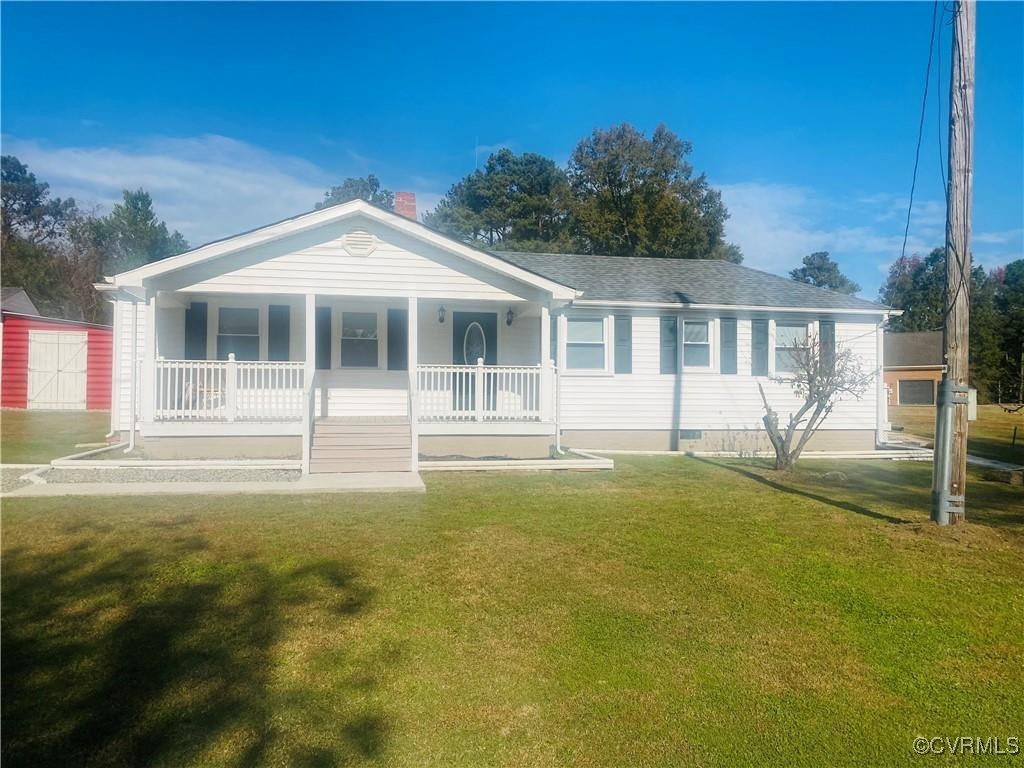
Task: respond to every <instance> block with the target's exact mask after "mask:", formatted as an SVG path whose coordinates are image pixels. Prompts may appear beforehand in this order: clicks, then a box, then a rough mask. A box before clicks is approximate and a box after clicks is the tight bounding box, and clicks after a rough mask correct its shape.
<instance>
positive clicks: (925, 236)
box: [719, 182, 945, 295]
mask: <svg viewBox="0 0 1024 768" xmlns="http://www.w3.org/2000/svg"><path fill="white" fill-rule="evenodd" d="M719 189H720V190H721V191H722V197H723V199H724V200H725V204H726V206H727V207H728V209H729V213H730V218H729V220H728V221H727V222H726V237H727V239H728V240H729V241H730V242H734V243H736V244H738V245H739V246H740V247H741V248H742V249H743V255H744V262H743V263H744V264H746V265H748V266H751V267H756V268H758V269H764V270H766V271H769V272H775V273H778V274H785V273H786V272H788V271H789V270H790V269H792V268H793V267H795V266H797V265H798V264H799V263H800V260H801V259H802V258H803V257H804V256H806V255H807V254H809V253H813V252H814V251H829V252H830V253H831V254H832V256H833V258H835V259H836V261H838V262H839V264H840V265H841V267H842V268H843V271H844V272H846V273H847V274H849V275H850V276H851V277H853V278H854V279H855V280H857V282H859V283H861V286H862V288H863V291H862V292H863V294H864V295H872V294H873V293H874V291H875V288H876V287H877V283H878V278H877V274H878V272H879V271H881V272H885V271H886V270H887V269H888V265H889V263H891V262H892V260H893V259H895V258H896V257H897V256H899V254H900V249H901V246H902V244H903V231H904V226H905V222H906V210H907V209H906V200H905V199H902V200H901V199H900V198H899V197H898V196H895V195H888V194H879V195H871V196H859V197H855V198H854V197H851V198H849V199H832V198H829V197H826V196H824V195H822V194H820V193H819V192H817V191H815V190H813V189H809V188H806V187H800V186H794V185H788V184H770V183H763V182H741V183H736V184H725V185H721V186H719ZM944 220H945V208H944V205H943V204H942V203H941V202H936V201H931V200H923V201H915V202H914V210H913V215H912V217H911V228H910V236H909V237H908V239H907V253H927V252H928V251H930V250H931V249H932V248H933V247H934V246H936V245H939V244H941V243H942V240H943V226H944Z"/></svg>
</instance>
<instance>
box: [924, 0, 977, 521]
mask: <svg viewBox="0 0 1024 768" xmlns="http://www.w3.org/2000/svg"><path fill="white" fill-rule="evenodd" d="M975 11H976V5H975V2H974V0H958V2H956V3H955V5H954V11H953V49H952V53H953V55H952V57H951V59H952V71H951V74H950V81H949V182H948V184H949V186H948V188H947V190H946V302H945V305H946V312H945V323H944V324H943V333H942V341H943V353H944V357H945V360H946V371H945V373H944V374H943V378H942V382H941V383H940V385H939V406H938V408H937V410H936V416H935V451H934V461H935V465H934V469H933V473H932V520H934V521H935V522H936V523H938V524H939V525H948V524H949V523H953V524H957V523H961V522H963V520H964V517H965V512H966V505H965V502H964V499H965V494H966V489H967V384H968V381H967V371H968V343H967V340H968V336H969V329H970V300H971V248H970V245H971V198H972V186H973V181H974V21H975Z"/></svg>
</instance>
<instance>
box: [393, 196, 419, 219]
mask: <svg viewBox="0 0 1024 768" xmlns="http://www.w3.org/2000/svg"><path fill="white" fill-rule="evenodd" d="M395 213H397V214H398V215H399V216H405V218H407V219H412V220H413V221H416V193H415V192H395Z"/></svg>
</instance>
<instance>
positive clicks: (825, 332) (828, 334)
mask: <svg viewBox="0 0 1024 768" xmlns="http://www.w3.org/2000/svg"><path fill="white" fill-rule="evenodd" d="M818 343H819V344H821V361H822V362H823V363H824V364H826V365H828V366H829V367H831V366H832V364H833V363H834V362H835V359H836V321H835V320H821V321H819V322H818Z"/></svg>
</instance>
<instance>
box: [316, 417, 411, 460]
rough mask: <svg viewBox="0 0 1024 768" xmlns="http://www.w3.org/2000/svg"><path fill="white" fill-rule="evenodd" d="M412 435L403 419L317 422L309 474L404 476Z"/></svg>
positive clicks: (327, 420)
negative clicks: (334, 473)
mask: <svg viewBox="0 0 1024 768" xmlns="http://www.w3.org/2000/svg"><path fill="white" fill-rule="evenodd" d="M411 463H412V432H411V428H410V425H409V422H408V420H404V419H365V420H364V419H317V420H316V421H315V422H314V424H313V444H312V446H311V449H310V460H309V471H310V472H311V473H321V472H406V471H408V470H409V469H410V464H411Z"/></svg>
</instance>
